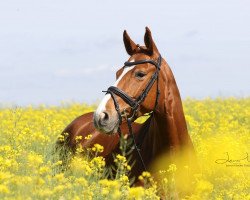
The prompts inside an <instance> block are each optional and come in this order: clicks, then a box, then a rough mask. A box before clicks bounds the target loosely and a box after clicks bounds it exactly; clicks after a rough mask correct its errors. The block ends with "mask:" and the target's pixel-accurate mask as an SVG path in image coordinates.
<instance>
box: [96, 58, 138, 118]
mask: <svg viewBox="0 0 250 200" xmlns="http://www.w3.org/2000/svg"><path fill="white" fill-rule="evenodd" d="M133 61H134V60H131V61H130V62H133ZM134 67H135V65H133V66H130V67H125V69H124V70H123V72H122V74H121V75H120V76H119V78H118V79H117V80H116V82H115V83H114V84H113V86H115V87H117V86H118V84H119V82H120V81H121V80H122V78H123V77H124V76H125V75H126V74H127V73H128V72H129V71H130V70H132V69H133V68H134ZM110 98H111V95H110V94H106V95H105V96H104V98H103V99H102V101H101V103H100V104H99V106H98V108H97V109H96V111H95V114H96V115H100V114H101V113H102V112H103V111H104V110H106V104H107V102H108V100H109V99H110Z"/></svg>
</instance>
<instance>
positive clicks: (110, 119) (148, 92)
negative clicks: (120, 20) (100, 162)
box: [94, 27, 162, 134]
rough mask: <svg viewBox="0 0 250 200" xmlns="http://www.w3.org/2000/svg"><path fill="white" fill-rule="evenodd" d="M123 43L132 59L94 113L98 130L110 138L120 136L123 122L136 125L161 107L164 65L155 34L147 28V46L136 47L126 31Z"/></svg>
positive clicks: (122, 69)
mask: <svg viewBox="0 0 250 200" xmlns="http://www.w3.org/2000/svg"><path fill="white" fill-rule="evenodd" d="M123 41H124V46H125V49H126V51H127V53H128V54H129V56H130V57H129V59H128V61H127V62H125V63H124V66H123V67H121V68H120V69H119V70H118V71H117V72H116V82H115V83H114V85H113V86H111V87H109V88H108V90H107V91H105V92H106V95H105V96H104V98H103V99H102V101H101V102H100V104H99V106H98V108H97V110H96V111H95V113H94V124H95V127H96V128H97V129H99V130H100V131H102V132H103V133H106V134H113V133H116V132H117V130H118V129H119V125H120V124H121V122H122V121H124V120H126V119H130V120H132V121H133V120H135V119H136V118H138V117H140V116H141V115H143V114H145V113H148V112H150V111H153V110H154V109H155V108H156V106H157V104H158V97H159V85H160V84H159V81H160V78H159V77H160V75H159V73H160V67H161V62H162V61H161V55H160V53H159V51H158V49H157V47H156V45H155V43H154V41H153V38H152V35H151V31H150V30H149V28H148V27H146V32H145V35H144V42H145V46H140V45H136V44H135V43H134V42H133V41H132V40H131V38H130V37H129V35H128V34H127V32H126V31H124V33H123Z"/></svg>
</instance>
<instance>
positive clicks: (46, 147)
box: [0, 98, 250, 200]
mask: <svg viewBox="0 0 250 200" xmlns="http://www.w3.org/2000/svg"><path fill="white" fill-rule="evenodd" d="M183 105H184V112H185V117H186V120H187V124H188V129H189V134H190V136H191V138H192V141H193V144H194V147H195V150H196V154H197V158H198V163H197V165H199V167H200V169H201V170H200V172H199V173H198V174H195V175H194V177H195V179H194V180H193V182H192V185H191V188H192V191H190V193H189V194H186V196H184V197H180V196H179V197H178V191H175V189H174V186H175V185H174V184H175V174H176V173H178V167H176V166H175V165H174V164H171V165H170V166H168V168H167V169H166V170H165V171H164V170H162V171H161V172H159V173H167V174H168V176H167V177H168V178H164V179H163V180H162V181H161V183H159V182H156V181H154V178H153V177H152V175H151V174H150V173H148V172H143V174H142V175H141V176H140V177H139V179H140V180H142V181H144V182H145V187H144V188H142V187H130V182H129V180H128V177H127V173H128V172H129V171H130V170H131V166H129V165H128V163H127V160H126V158H125V157H124V156H123V155H120V154H118V155H116V156H115V158H114V159H115V164H116V169H117V171H116V173H115V174H114V179H113V180H108V179H107V178H106V174H107V169H106V168H105V160H104V158H102V157H100V156H95V157H94V158H90V157H88V156H85V157H83V156H79V155H80V153H81V152H82V151H86V152H87V155H88V152H91V153H92V154H93V153H96V155H97V153H98V152H101V151H103V147H102V146H100V145H98V144H96V145H95V146H94V147H93V148H91V149H87V150H84V149H81V148H79V149H78V150H77V154H78V153H79V155H76V156H75V157H73V158H72V160H71V162H70V165H69V168H68V169H67V170H66V171H62V170H61V165H62V161H61V160H60V159H59V157H58V156H57V155H56V154H55V153H54V151H53V150H54V146H55V142H56V140H57V139H58V138H59V140H63V139H64V138H62V136H60V133H61V132H62V130H63V129H64V128H65V127H66V125H68V124H69V123H70V122H71V121H72V120H73V119H74V118H76V117H77V116H79V115H82V114H84V113H87V112H91V111H93V110H94V109H95V108H96V106H95V105H85V104H78V103H72V104H62V105H61V106H58V107H51V106H50V107H48V106H43V105H41V106H38V107H32V106H27V107H12V108H7V107H2V108H0V199H60V200H64V199H84V200H85V199H160V197H159V192H158V190H159V188H162V189H164V190H165V191H166V192H165V194H166V195H165V197H164V198H165V199H174V198H182V199H197V200H198V199H217V200H220V199H241V200H247V199H250V98H241V99H237V98H226V99H221V98H217V99H204V100H195V99H186V100H184V101H183ZM141 120H142V121H143V119H141ZM90 137H91V133H89V136H88V137H86V138H76V139H77V140H82V139H86V140H88V139H89V138H90ZM187 170H188V166H187ZM183 181H185V180H183ZM171 193H172V194H174V195H171Z"/></svg>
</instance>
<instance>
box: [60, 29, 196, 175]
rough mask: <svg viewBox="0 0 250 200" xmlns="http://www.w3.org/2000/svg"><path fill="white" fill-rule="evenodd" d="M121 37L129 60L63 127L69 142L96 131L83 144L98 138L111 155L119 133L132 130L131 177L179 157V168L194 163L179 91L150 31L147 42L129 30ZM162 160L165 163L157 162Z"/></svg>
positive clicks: (105, 150)
mask: <svg viewBox="0 0 250 200" xmlns="http://www.w3.org/2000/svg"><path fill="white" fill-rule="evenodd" d="M123 41H124V45H125V49H126V51H127V53H128V54H129V56H130V57H129V59H128V61H127V62H125V64H124V66H123V67H121V68H120V69H119V70H118V71H117V73H116V82H115V83H114V85H113V86H110V87H109V88H108V89H107V90H106V91H105V93H106V94H105V96H104V98H103V100H102V101H101V102H100V104H99V106H98V107H97V109H96V111H95V112H94V113H90V114H86V115H82V116H80V117H79V118H77V119H75V120H74V121H73V122H72V123H71V124H70V125H69V126H68V127H67V128H66V129H65V130H64V132H67V133H69V140H68V146H70V147H72V148H74V145H75V142H74V141H75V140H74V139H75V138H76V136H78V135H82V136H86V135H87V134H89V133H93V137H92V139H91V140H89V141H87V142H83V143H82V144H81V145H82V146H83V147H89V146H91V145H93V144H94V143H99V144H101V145H103V146H104V152H103V153H102V155H103V156H104V157H106V158H108V157H110V155H111V154H112V153H113V152H116V151H118V150H117V149H119V148H118V146H119V145H118V143H119V134H127V135H129V136H131V135H132V136H131V137H133V139H134V143H133V146H135V147H136V148H135V149H134V150H133V152H132V161H135V164H134V166H133V167H132V170H131V175H130V176H131V177H138V176H139V175H140V174H141V173H142V172H143V171H145V170H149V171H152V172H154V171H156V169H157V170H158V168H161V167H163V168H164V167H165V168H166V166H168V165H169V164H171V163H178V162H179V163H181V165H180V167H179V169H178V170H182V167H183V166H189V167H191V165H193V164H194V158H195V156H194V149H193V145H192V142H191V139H190V136H189V135H188V130H187V125H186V121H185V117H184V113H183V107H182V102H181V98H180V93H179V90H178V87H177V84H176V82H175V79H174V76H173V73H172V71H171V69H170V67H169V66H168V64H167V62H166V61H165V59H164V58H162V57H161V55H160V53H159V51H158V49H157V47H156V45H155V43H154V41H153V38H152V35H151V31H150V30H149V28H147V27H146V32H145V35H144V42H145V46H140V45H136V44H135V43H134V42H133V41H132V40H131V38H130V37H129V35H128V34H127V32H126V31H124V33H123ZM147 113H149V115H150V117H149V119H148V120H147V121H146V122H144V123H143V124H137V123H135V122H134V120H135V119H137V118H138V117H140V116H143V115H145V114H147ZM117 132H118V133H119V134H117ZM138 146H139V148H137V147H138ZM157 160H160V161H159V162H157ZM180 160H181V161H180ZM162 161H163V162H162ZM157 163H158V164H157ZM159 163H163V164H160V167H159ZM177 167H178V166H177Z"/></svg>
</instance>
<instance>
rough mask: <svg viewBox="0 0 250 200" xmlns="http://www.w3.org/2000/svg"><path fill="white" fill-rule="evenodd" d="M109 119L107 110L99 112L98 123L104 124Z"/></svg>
mask: <svg viewBox="0 0 250 200" xmlns="http://www.w3.org/2000/svg"><path fill="white" fill-rule="evenodd" d="M108 120H109V115H108V113H107V112H102V113H101V114H100V123H101V124H102V125H104V124H105V123H106V122H107V121H108Z"/></svg>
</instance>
